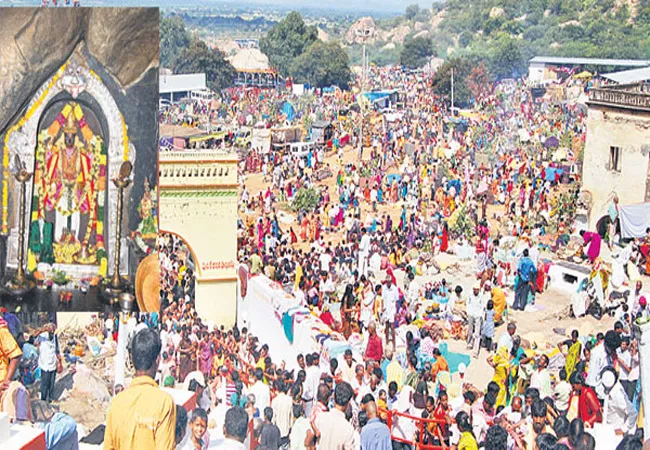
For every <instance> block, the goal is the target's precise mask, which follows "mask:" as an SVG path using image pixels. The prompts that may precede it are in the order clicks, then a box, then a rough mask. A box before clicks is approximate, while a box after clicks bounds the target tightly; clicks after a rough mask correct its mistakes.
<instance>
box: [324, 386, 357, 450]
mask: <svg viewBox="0 0 650 450" xmlns="http://www.w3.org/2000/svg"><path fill="white" fill-rule="evenodd" d="M353 395H354V393H353V392H352V387H351V386H350V385H349V384H348V383H339V384H337V385H336V389H335V391H334V404H335V406H334V409H332V410H331V411H327V412H324V413H321V414H319V415H318V417H317V418H316V420H315V428H316V429H315V430H314V431H315V432H316V436H317V437H319V438H320V441H319V447H318V448H320V449H327V450H330V449H332V450H335V449H336V450H356V449H355V448H354V442H355V440H354V427H353V426H352V424H351V423H350V422H348V421H347V419H346V418H345V410H346V409H347V407H348V404H349V403H350V400H351V399H352V397H353Z"/></svg>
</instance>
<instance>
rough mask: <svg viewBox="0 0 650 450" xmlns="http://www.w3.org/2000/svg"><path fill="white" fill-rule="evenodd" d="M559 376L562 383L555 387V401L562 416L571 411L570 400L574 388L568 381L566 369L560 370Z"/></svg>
mask: <svg viewBox="0 0 650 450" xmlns="http://www.w3.org/2000/svg"><path fill="white" fill-rule="evenodd" d="M559 375H560V382H559V383H557V384H556V385H555V390H554V392H553V399H554V400H555V408H556V409H557V410H558V412H559V413H560V414H563V413H566V412H567V410H568V409H569V398H570V397H571V391H572V390H573V388H572V387H571V384H570V383H569V382H568V381H567V379H566V370H565V369H564V367H563V368H561V369H560V374H559Z"/></svg>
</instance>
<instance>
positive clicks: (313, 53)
mask: <svg viewBox="0 0 650 450" xmlns="http://www.w3.org/2000/svg"><path fill="white" fill-rule="evenodd" d="M291 74H292V75H293V77H294V79H295V80H296V81H298V82H308V83H310V84H311V85H312V86H315V87H327V86H331V85H336V86H339V87H340V88H342V89H344V88H347V87H348V85H349V83H350V80H351V79H352V72H351V71H350V61H349V58H348V52H347V51H346V50H345V49H344V48H343V47H341V45H340V44H339V43H338V42H323V41H321V40H317V41H316V42H314V43H313V44H311V45H310V46H309V47H308V48H307V50H306V51H305V52H304V53H303V54H301V55H300V56H298V57H297V58H296V59H295V61H294V63H293V66H292V68H291Z"/></svg>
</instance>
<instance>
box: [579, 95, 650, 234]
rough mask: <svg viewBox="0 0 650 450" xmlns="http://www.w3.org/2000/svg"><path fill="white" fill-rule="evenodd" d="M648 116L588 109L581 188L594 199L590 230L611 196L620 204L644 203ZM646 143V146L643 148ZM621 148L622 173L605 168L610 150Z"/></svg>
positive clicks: (605, 210)
mask: <svg viewBox="0 0 650 450" xmlns="http://www.w3.org/2000/svg"><path fill="white" fill-rule="evenodd" d="M648 143H650V114H645V115H643V114H640V113H634V112H632V111H625V110H615V109H609V108H604V107H590V108H589V113H588V118H587V140H586V146H585V156H584V165H583V189H584V190H587V191H589V192H590V193H591V194H592V196H593V205H592V209H591V213H590V215H589V228H590V229H592V230H593V229H594V228H595V226H596V223H597V222H598V220H599V219H600V218H601V217H602V216H604V215H605V214H607V209H608V208H609V204H610V201H611V200H612V198H613V196H614V193H616V194H617V195H618V197H619V200H620V204H621V205H630V204H634V203H642V202H643V201H645V192H646V177H647V173H648V150H647V147H648V146H647V144H648ZM644 144H645V145H644ZM611 146H615V147H620V148H621V156H620V158H621V163H620V164H621V171H620V172H615V171H612V170H609V169H608V164H609V157H610V147H611Z"/></svg>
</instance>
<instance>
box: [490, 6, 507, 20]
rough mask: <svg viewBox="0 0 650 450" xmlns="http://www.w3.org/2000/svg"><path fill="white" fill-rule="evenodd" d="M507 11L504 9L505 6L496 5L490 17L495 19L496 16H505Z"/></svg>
mask: <svg viewBox="0 0 650 450" xmlns="http://www.w3.org/2000/svg"><path fill="white" fill-rule="evenodd" d="M505 13H506V12H505V11H504V10H503V8H499V7H496V6H495V7H494V8H492V9H491V10H490V19H494V18H496V17H503V16H504V15H505Z"/></svg>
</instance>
